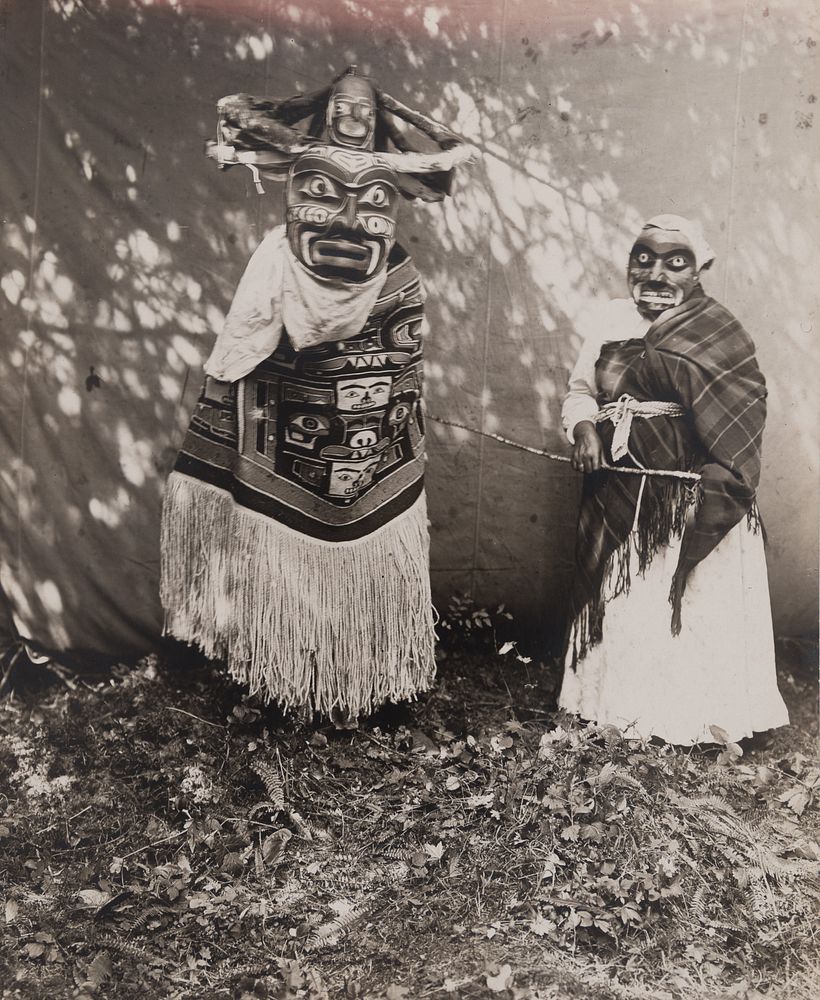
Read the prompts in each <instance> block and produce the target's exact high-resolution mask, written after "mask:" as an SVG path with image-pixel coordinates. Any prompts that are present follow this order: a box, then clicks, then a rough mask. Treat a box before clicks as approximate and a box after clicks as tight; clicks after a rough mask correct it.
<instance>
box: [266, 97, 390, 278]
mask: <svg viewBox="0 0 820 1000" xmlns="http://www.w3.org/2000/svg"><path fill="white" fill-rule="evenodd" d="M351 79H355V77H352V78H351ZM398 202H399V188H398V183H397V180H396V175H395V174H394V173H393V171H392V170H390V169H388V168H387V167H385V166H382V165H380V164H379V163H378V160H377V159H376V158H374V157H373V156H372V155H371V154H369V153H363V152H357V151H355V150H352V149H338V148H335V147H321V148H318V149H313V150H311V151H309V152H307V153H304V154H303V155H302V156H300V157H299V159H298V160H296V162H295V163H294V164H293V166H292V167H291V171H290V175H289V176H288V183H287V190H286V194H285V203H286V206H287V223H286V224H287V236H288V242H289V244H290V248H291V250H292V252H293V254H294V256H295V257H296V258H297V260H299V261H301V263H302V264H304V265H305V267H307V268H308V269H309V270H310V271H312V272H313V273H314V274H316V275H317V276H319V277H321V278H336V279H340V280H343V281H348V282H354V283H355V282H362V281H366V280H368V279H369V278H372V277H373V276H374V275H376V274H378V272H379V271H380V270H381V269H382V268H383V267H384V266H385V265H386V263H387V256H388V254H389V253H390V250H391V249H392V247H393V244H394V243H395V241H396V214H397V212H398Z"/></svg>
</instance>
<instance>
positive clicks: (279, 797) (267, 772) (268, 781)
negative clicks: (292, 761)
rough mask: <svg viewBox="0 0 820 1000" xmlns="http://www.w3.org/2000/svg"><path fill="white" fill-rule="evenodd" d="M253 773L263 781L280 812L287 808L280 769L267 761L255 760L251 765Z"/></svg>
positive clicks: (269, 796)
mask: <svg viewBox="0 0 820 1000" xmlns="http://www.w3.org/2000/svg"><path fill="white" fill-rule="evenodd" d="M251 769H252V770H253V772H254V773H255V774H256V775H257V776H258V777H259V778H260V779H261V781H262V784H263V785H264V786H265V791H266V792H267V793H268V798H269V799H270V801H271V802H272V803H273V805H274V807H275V808H276V810H277V811H278V812H282V810H283V809H284V808H285V788H284V785H283V783H282V775H281V774H280V773H279V768H278V767H276V766H275V765H273V764H271V763H269V762H268V761H266V760H255V761H254V762H253V764H251Z"/></svg>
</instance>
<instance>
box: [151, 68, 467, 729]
mask: <svg viewBox="0 0 820 1000" xmlns="http://www.w3.org/2000/svg"><path fill="white" fill-rule="evenodd" d="M219 110H220V113H221V121H220V129H219V133H218V141H217V142H216V143H214V144H213V146H212V148H211V153H212V155H213V156H214V157H215V158H216V159H217V160H218V161H219V163H220V165H222V166H231V165H232V164H235V163H244V164H246V165H247V166H249V167H250V168H251V169H252V170H253V172H254V175H255V177H256V179H257V183H258V182H259V177H260V174H261V175H262V176H265V177H274V178H281V179H284V180H286V195H285V202H286V224H285V225H284V226H278V227H277V228H275V229H274V230H273V231H272V232H271V233H270V234H269V235H268V236H267V237H266V238H265V239H264V240H263V241H262V243H261V244H260V246H259V247H258V248H257V250H256V252H255V253H254V255H253V257H252V258H251V260H250V262H249V264H248V267H247V269H246V271H245V273H244V275H243V277H242V279H241V281H240V283H239V286H238V288H237V291H236V294H235V296H234V300H233V303H232V305H231V308H230V311H229V313H228V316H227V318H226V321H225V325H224V328H223V331H222V333H221V334H220V336H219V337H218V339H217V342H216V345H215V347H214V349H213V352H212V354H211V356H210V358H209V360H208V362H207V364H206V366H205V372H206V376H207V378H206V381H205V385H204V388H203V391H202V394H201V397H200V400H199V404H198V406H197V409H196V412H195V414H194V416H193V418H192V420H191V424H190V428H189V430H188V434H187V436H186V438H185V441H184V444H183V446H182V450H181V453H180V455H179V458H178V460H177V463H176V466H175V469H174V472H173V473H172V474H171V477H170V479H169V482H168V487H167V491H166V497H165V503H164V508H163V535H162V556H163V564H162V601H163V605H164V607H165V611H166V631H167V632H168V633H169V634H171V635H173V636H175V637H177V638H179V639H182V640H184V641H186V642H189V643H196V644H197V645H199V646H200V647H201V648H202V649H203V650H204V652H205V653H206V654H207V655H208V656H210V657H214V658H219V659H224V660H225V662H226V663H227V666H228V669H229V670H230V672H231V673H232V674H233V676H234V677H235V678H237V679H238V680H240V681H242V682H245V683H247V684H248V685H249V687H250V690H251V692H253V693H256V694H259V695H260V696H261V697H263V698H264V699H265V700H274V701H277V702H279V703H280V704H281V705H282V706H284V707H294V708H298V709H300V710H304V711H314V710H315V711H319V712H321V713H323V714H325V715H334V716H336V717H338V718H345V719H351V718H355V717H357V716H358V715H360V714H362V713H366V712H368V711H371V710H372V709H373V708H375V707H377V706H378V705H379V704H381V703H382V702H384V701H386V700H392V701H397V700H400V699H404V698H408V697H412V696H413V695H414V694H416V693H417V692H419V691H422V690H424V689H425V688H427V687H429V685H430V683H431V682H432V679H433V674H434V658H433V643H434V632H433V615H432V606H431V601H430V586H429V561H428V549H429V540H428V530H427V510H426V505H425V497H424V489H423V468H424V416H423V411H422V403H421V399H422V339H421V326H422V318H423V310H424V306H423V302H424V294H423V291H422V288H421V284H420V281H419V275H418V272H417V271H416V268H415V266H414V264H413V261H412V260H411V259H410V258H409V256H408V255H407V253H406V252H405V251H404V249H402V247H401V246H400V245H399V244H398V243H397V242H396V216H397V211H398V207H399V202H400V200H401V198H402V196H404V197H409V198H413V197H421V198H424V199H426V200H439V199H441V198H442V197H444V195H445V194H446V193H448V191H449V187H450V184H451V180H452V172H453V169H454V166H455V165H456V164H457V163H459V162H462V161H464V160H466V159H468V158H470V156H471V155H472V154H471V150H470V147H468V146H467V145H466V144H465V143H464V142H463V141H462V140H461V139H459V138H458V137H457V136H456V135H455V134H454V133H452V132H451V131H450V130H449V129H446V128H445V127H444V126H442V125H440V124H439V123H437V122H434V121H432V120H431V119H429V118H427V117H426V116H424V115H421V114H419V113H418V112H415V111H411V110H410V109H408V108H405V107H404V106H403V105H401V104H399V102H398V101H395V100H394V99H392V98H390V97H389V95H387V94H383V93H380V92H377V91H376V90H375V89H374V88H373V86H372V85H371V84H370V82H369V81H367V80H366V79H364V78H361V77H359V76H357V75H355V72H354V71H352V70H349V71H348V72H347V73H346V74H345V75H343V76H342V77H340V78H338V79H337V80H336V81H334V83H333V84H332V85H331V86H330V87H329V88H326V89H325V90H323V91H320V92H319V93H317V94H312V95H308V96H306V97H297V98H292V99H290V100H287V101H280V102H274V101H266V100H258V99H255V98H252V97H249V96H247V95H236V96H233V97H230V98H225V99H223V100H222V101H221V102H220V105H219ZM300 124H301V125H302V127H301V128H300V127H299V125H300Z"/></svg>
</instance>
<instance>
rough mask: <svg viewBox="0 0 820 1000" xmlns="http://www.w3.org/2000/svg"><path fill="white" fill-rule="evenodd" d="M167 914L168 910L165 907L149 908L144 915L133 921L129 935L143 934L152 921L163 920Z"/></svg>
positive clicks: (129, 928)
mask: <svg viewBox="0 0 820 1000" xmlns="http://www.w3.org/2000/svg"><path fill="white" fill-rule="evenodd" d="M167 913H168V910H167V909H165V907H163V906H149V907H148V909H147V910H146V911H145V912H144V913H141V914H140V915H139V916H138V917H136V918H135V919H134V920H132V921H131V923H130V924H129V925H128V928H127V933H128V934H129V935H134V934H141V933H142V932H143V931H144V930H145V929H146V927H147V926H148V924H149V923H150V921H152V920H157V919H161V918H162V917H164V916H166V915H167Z"/></svg>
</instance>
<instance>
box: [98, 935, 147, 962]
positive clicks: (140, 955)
mask: <svg viewBox="0 0 820 1000" xmlns="http://www.w3.org/2000/svg"><path fill="white" fill-rule="evenodd" d="M94 942H95V944H96V945H98V946H100V947H103V948H108V949H109V951H115V952H117V954H119V955H127V956H128V957H129V958H133V959H136V961H138V962H145V963H148V962H151V961H152V959H153V957H154V956H153V955H151V954H150V953H149V952H147V951H146V950H145V949H144V948H140V947H138V946H137V945H135V944H133V942H131V941H120V940H119V938H115V937H114V935H113V934H99V935H97V936H96V937H95V938H94Z"/></svg>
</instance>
